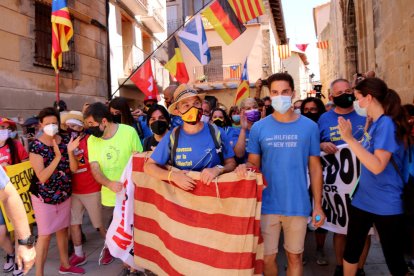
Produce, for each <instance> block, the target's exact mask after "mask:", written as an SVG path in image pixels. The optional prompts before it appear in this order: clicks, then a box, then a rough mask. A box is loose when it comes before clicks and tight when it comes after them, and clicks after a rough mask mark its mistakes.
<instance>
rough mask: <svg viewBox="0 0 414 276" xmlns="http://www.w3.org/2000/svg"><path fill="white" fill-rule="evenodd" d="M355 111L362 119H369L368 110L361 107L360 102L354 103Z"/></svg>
mask: <svg viewBox="0 0 414 276" xmlns="http://www.w3.org/2000/svg"><path fill="white" fill-rule="evenodd" d="M354 110H355V112H356V113H357V114H358V115H359V116H362V117H367V109H366V108H363V107H360V106H359V101H358V100H356V101H354Z"/></svg>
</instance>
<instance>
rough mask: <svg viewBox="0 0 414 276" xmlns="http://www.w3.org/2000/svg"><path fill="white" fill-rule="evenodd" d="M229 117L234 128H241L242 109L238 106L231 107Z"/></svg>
mask: <svg viewBox="0 0 414 276" xmlns="http://www.w3.org/2000/svg"><path fill="white" fill-rule="evenodd" d="M229 117H230V120H231V123H232V127H235V128H240V109H239V107H238V106H237V105H234V106H232V107H230V110H229Z"/></svg>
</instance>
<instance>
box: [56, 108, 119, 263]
mask: <svg viewBox="0 0 414 276" xmlns="http://www.w3.org/2000/svg"><path fill="white" fill-rule="evenodd" d="M61 128H62V129H63V130H64V131H66V132H67V133H68V135H70V136H71V137H72V138H76V137H79V136H80V137H81V138H80V141H79V146H78V147H77V149H76V150H75V151H74V155H75V157H76V160H77V161H78V170H77V171H76V173H73V174H72V205H71V222H70V225H71V227H70V230H71V235H72V241H73V245H74V253H73V254H72V255H71V256H70V258H69V263H70V265H71V266H80V265H83V264H85V263H86V255H85V253H84V252H83V248H82V230H81V225H82V219H83V214H84V212H85V209H86V210H87V211H88V215H89V218H90V220H91V222H92V225H93V227H94V228H95V229H99V232H100V234H101V236H102V238H103V239H105V236H106V230H105V227H103V223H102V207H101V188H102V186H101V184H99V183H98V182H97V181H96V180H95V178H94V177H93V175H92V172H91V166H90V164H89V155H88V143H87V141H88V138H89V135H88V134H85V133H84V124H83V114H82V112H80V111H69V112H62V113H61ZM105 257H106V258H105V259H104V260H103V261H102V262H103V263H105V264H109V263H111V262H112V261H113V257H112V256H111V255H110V254H107V255H106V256H105Z"/></svg>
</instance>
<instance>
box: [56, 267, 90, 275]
mask: <svg viewBox="0 0 414 276" xmlns="http://www.w3.org/2000/svg"><path fill="white" fill-rule="evenodd" d="M59 274H73V275H82V274H85V269H83V268H81V267H77V266H71V267H69V268H64V267H63V266H60V268H59Z"/></svg>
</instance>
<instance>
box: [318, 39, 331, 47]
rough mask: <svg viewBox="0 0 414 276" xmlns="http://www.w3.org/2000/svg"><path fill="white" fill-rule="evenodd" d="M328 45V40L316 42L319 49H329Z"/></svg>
mask: <svg viewBox="0 0 414 276" xmlns="http://www.w3.org/2000/svg"><path fill="white" fill-rule="evenodd" d="M328 46H329V42H328V40H325V41H318V42H316V48H319V49H328Z"/></svg>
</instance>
